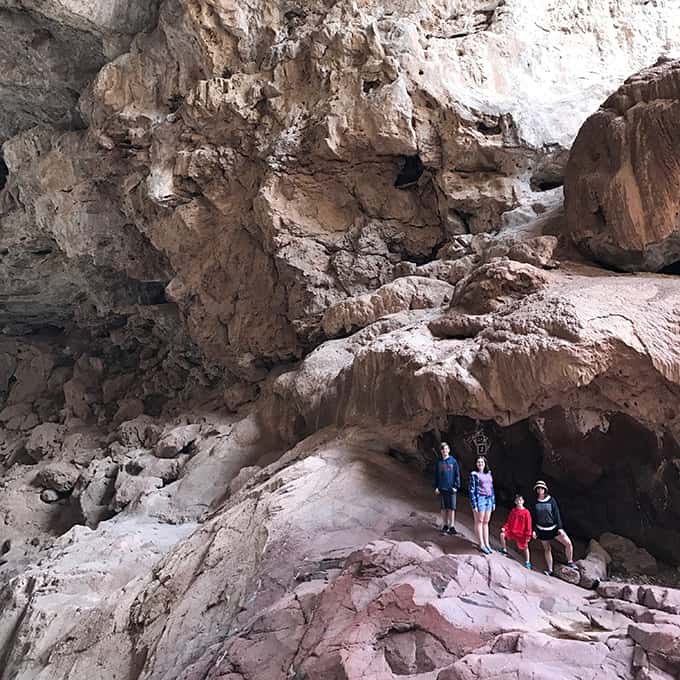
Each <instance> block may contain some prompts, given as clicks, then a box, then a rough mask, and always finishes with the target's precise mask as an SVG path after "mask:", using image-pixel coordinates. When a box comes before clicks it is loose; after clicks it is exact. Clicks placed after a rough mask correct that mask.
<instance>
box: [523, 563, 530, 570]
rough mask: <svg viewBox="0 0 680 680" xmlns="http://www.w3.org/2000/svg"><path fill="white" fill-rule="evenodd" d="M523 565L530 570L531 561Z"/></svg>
mask: <svg viewBox="0 0 680 680" xmlns="http://www.w3.org/2000/svg"><path fill="white" fill-rule="evenodd" d="M524 566H525V567H526V568H527V569H529V570H531V562H525V563H524Z"/></svg>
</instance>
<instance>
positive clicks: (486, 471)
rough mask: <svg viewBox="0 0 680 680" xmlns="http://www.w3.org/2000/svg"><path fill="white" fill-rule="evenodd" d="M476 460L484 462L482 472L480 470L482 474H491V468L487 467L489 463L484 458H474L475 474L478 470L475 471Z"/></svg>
mask: <svg viewBox="0 0 680 680" xmlns="http://www.w3.org/2000/svg"><path fill="white" fill-rule="evenodd" d="M478 460H483V461H484V470H482V472H484V473H488V472H491V468H490V467H489V462H488V461H487V459H486V456H477V458H475V472H479V470H477V461H478Z"/></svg>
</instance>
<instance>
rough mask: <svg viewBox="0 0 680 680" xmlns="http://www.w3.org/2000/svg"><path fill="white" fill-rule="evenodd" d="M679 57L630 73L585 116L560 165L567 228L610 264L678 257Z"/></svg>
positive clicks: (644, 264) (656, 266) (643, 264)
mask: <svg viewBox="0 0 680 680" xmlns="http://www.w3.org/2000/svg"><path fill="white" fill-rule="evenodd" d="M679 187H680V60H679V61H666V60H660V61H659V62H658V63H657V64H656V65H655V66H653V67H652V68H648V69H645V70H643V71H641V72H640V73H638V74H636V75H634V76H632V77H631V78H629V79H628V80H627V81H626V82H625V83H624V84H623V85H622V86H621V87H620V88H619V89H618V90H617V91H616V92H615V93H614V94H613V95H611V97H609V98H608V99H607V100H606V101H605V102H604V104H603V105H602V106H601V108H600V109H599V110H598V111H597V112H596V113H594V114H593V115H592V116H591V117H590V118H588V120H587V121H586V122H585V123H584V125H583V127H582V128H581V131H580V132H579V134H578V136H577V138H576V141H575V142H574V146H573V147H572V151H571V156H570V158H569V163H568V165H567V170H566V176H565V185H564V190H565V205H566V212H567V219H568V223H569V231H570V233H571V236H572V238H573V239H574V241H575V242H576V244H577V245H578V246H579V248H580V249H581V250H583V252H584V253H586V254H587V255H589V256H590V257H592V258H594V259H596V260H598V261H600V262H603V263H605V264H607V265H609V266H611V267H613V268H616V269H622V270H627V271H635V270H649V271H658V270H661V269H663V268H664V267H666V266H669V265H672V264H674V263H675V262H677V261H678V260H680V221H679V220H678V213H679V212H680V188H679Z"/></svg>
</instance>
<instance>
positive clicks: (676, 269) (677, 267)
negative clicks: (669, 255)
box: [659, 260, 680, 276]
mask: <svg viewBox="0 0 680 680" xmlns="http://www.w3.org/2000/svg"><path fill="white" fill-rule="evenodd" d="M659 274H673V275H674V276H677V275H678V274H680V260H676V261H675V262H671V263H670V264H667V265H666V266H665V267H663V269H659Z"/></svg>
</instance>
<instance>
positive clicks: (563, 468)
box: [419, 407, 680, 564]
mask: <svg viewBox="0 0 680 680" xmlns="http://www.w3.org/2000/svg"><path fill="white" fill-rule="evenodd" d="M587 417H589V418H590V419H591V421H592V419H593V417H594V416H593V414H592V413H591V412H580V411H576V410H574V411H570V410H565V409H562V408H559V407H555V408H553V409H549V410H547V411H545V412H543V413H540V414H538V415H537V416H534V417H532V418H529V419H526V420H522V421H519V422H517V423H514V424H513V425H510V426H506V427H503V426H501V425H498V424H497V423H496V422H494V421H475V420H473V419H470V418H466V417H462V416H454V417H451V418H449V419H448V423H447V426H446V429H444V430H439V431H437V430H432V431H429V432H425V433H423V434H422V435H421V437H420V447H419V448H420V450H421V451H422V452H423V456H424V458H427V459H428V463H429V464H428V466H427V473H428V474H430V473H431V471H432V465H433V464H434V460H435V457H434V452H435V451H436V450H437V447H438V444H439V442H440V441H442V440H444V441H448V442H449V444H450V445H451V448H452V451H453V453H454V455H455V456H456V458H457V459H458V461H459V464H460V467H461V474H462V477H463V493H465V492H466V489H467V483H468V478H469V473H470V472H471V471H472V469H473V465H474V461H475V458H476V457H477V455H478V452H479V448H478V446H477V445H476V443H475V438H476V437H479V433H480V432H481V433H483V435H484V436H485V437H486V439H487V440H488V451H486V455H487V458H488V460H489V464H490V467H491V469H492V472H493V475H494V486H495V490H496V500H497V505H498V506H499V507H500V506H505V508H507V509H509V508H511V507H512V505H513V500H512V499H513V496H514V494H515V493H521V494H522V495H523V496H524V498H525V501H526V504H527V506H528V507H531V505H532V504H533V502H534V500H535V494H534V491H533V485H534V483H535V481H536V480H537V479H543V480H545V481H546V482H547V483H548V485H549V487H550V491H551V493H552V494H553V495H554V496H555V498H556V499H557V500H558V502H559V505H560V509H561V512H562V515H563V517H564V524H565V528H566V530H567V532H568V533H569V534H570V535H571V536H572V538H577V539H582V540H584V541H587V540H589V539H590V538H598V537H599V536H600V535H601V534H602V533H604V532H607V531H610V532H613V533H616V534H620V535H622V536H626V537H628V538H630V539H632V540H633V541H634V542H635V543H637V544H638V545H640V546H642V547H645V548H647V549H648V550H649V551H650V552H652V553H653V554H655V555H656V556H657V557H659V558H661V559H664V560H667V561H669V562H671V563H673V564H678V563H680V531H679V530H678V527H680V447H679V446H678V444H677V442H676V441H675V439H674V438H673V437H672V435H671V434H670V433H667V432H663V433H657V432H654V431H651V430H649V429H648V428H646V427H645V426H644V425H642V424H641V423H639V422H637V421H636V420H634V419H633V418H631V417H629V416H627V415H625V414H623V413H610V414H606V415H602V416H601V418H602V420H601V421H593V422H590V423H588V422H587ZM425 452H427V453H425ZM461 500H462V499H461V498H460V497H459V505H460V501H461Z"/></svg>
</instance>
